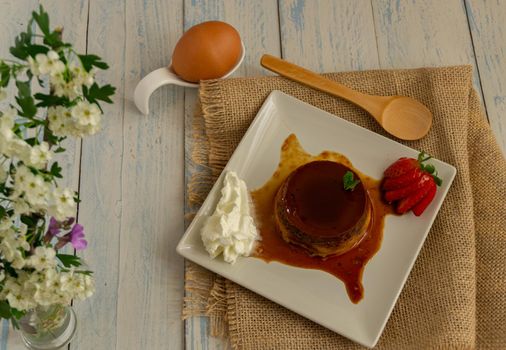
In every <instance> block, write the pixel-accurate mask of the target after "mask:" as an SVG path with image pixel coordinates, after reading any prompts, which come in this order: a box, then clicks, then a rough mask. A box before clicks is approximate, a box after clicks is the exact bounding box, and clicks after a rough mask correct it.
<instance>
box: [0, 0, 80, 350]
mask: <svg viewBox="0 0 506 350" xmlns="http://www.w3.org/2000/svg"><path fill="white" fill-rule="evenodd" d="M40 3H41V4H42V5H43V6H44V7H45V9H46V11H47V12H48V13H49V17H50V20H51V25H52V26H63V28H64V34H63V35H64V38H65V40H66V41H69V42H71V43H73V44H74V47H75V48H76V50H78V51H80V52H84V51H85V50H86V27H87V18H88V11H87V7H88V1H87V0H79V1H72V2H70V1H69V2H63V3H56V2H54V1H47V0H44V1H40ZM37 7H38V4H37V1H25V0H23V1H14V0H10V1H7V2H6V3H3V4H2V11H1V12H0V23H2V26H4V25H5V26H6V28H5V30H4V28H2V31H1V32H2V35H5V37H6V40H5V41H4V40H3V38H1V39H2V40H0V41H1V42H14V36H15V35H16V34H17V33H18V32H19V31H20V30H22V29H24V28H25V26H26V23H27V22H28V19H29V18H30V14H31V11H33V10H36V9H37ZM21 15H22V16H21ZM3 16H5V18H3ZM9 46H10V45H9ZM7 49H8V45H5V46H2V47H1V48H0V50H1V52H0V57H6V54H7V52H6V51H7ZM80 144H81V142H80V140H75V139H72V140H67V141H65V143H64V147H65V148H66V149H67V151H66V152H65V153H63V154H58V155H56V156H55V158H54V159H55V160H56V161H58V162H59V164H60V165H61V166H62V168H63V171H62V174H63V175H64V178H63V179H62V180H61V181H59V184H60V185H61V186H69V187H71V188H72V189H74V190H77V189H78V183H79V162H80ZM5 325H6V324H5ZM5 325H4V328H3V329H2V341H1V342H0V349H3V347H2V346H4V345H3V342H4V340H3V338H4V334H3V333H5V335H7V332H9V337H8V338H9V340H8V346H7V347H6V348H8V349H21V348H22V349H24V348H25V347H24V345H22V341H21V338H20V336H19V333H18V332H17V331H13V330H12V329H10V331H8V330H7V329H8V328H7V327H5ZM6 338H7V337H6Z"/></svg>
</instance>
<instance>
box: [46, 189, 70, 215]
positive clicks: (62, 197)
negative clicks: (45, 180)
mask: <svg viewBox="0 0 506 350" xmlns="http://www.w3.org/2000/svg"><path fill="white" fill-rule="evenodd" d="M75 209H76V202H75V200H74V192H72V191H71V190H70V189H68V188H65V189H61V188H58V187H57V188H55V190H54V191H53V193H52V194H51V199H50V205H49V208H48V212H49V215H51V216H54V217H55V218H56V220H58V221H63V220H65V219H66V218H69V217H72V216H74V213H75Z"/></svg>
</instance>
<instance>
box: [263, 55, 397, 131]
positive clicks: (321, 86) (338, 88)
mask: <svg viewBox="0 0 506 350" xmlns="http://www.w3.org/2000/svg"><path fill="white" fill-rule="evenodd" d="M260 64H261V65H262V66H263V67H264V68H266V69H269V70H271V71H273V72H275V73H278V74H279V75H282V76H284V77H286V78H289V79H292V80H294V81H296V82H299V83H301V84H304V85H307V86H309V87H312V88H314V89H316V90H320V91H323V92H326V93H328V94H330V95H333V96H337V97H341V98H343V99H345V100H347V101H349V102H351V103H353V104H355V105H357V106H359V107H361V108H363V109H365V110H366V111H367V112H369V113H370V114H371V115H372V116H373V117H374V118H375V119H376V120H378V121H380V118H381V115H382V112H383V109H384V108H385V106H386V104H387V103H388V102H389V101H390V100H391V97H383V96H370V95H366V94H363V93H361V92H358V91H355V90H353V89H350V88H349V87H346V86H344V85H342V84H339V83H336V82H334V81H332V80H329V79H327V78H324V77H322V76H321V75H319V74H316V73H314V72H311V71H310V70H307V69H305V68H302V67H299V66H297V65H295V64H293V63H290V62H287V61H285V60H282V59H280V58H277V57H274V56H271V55H263V56H262V58H261V60H260Z"/></svg>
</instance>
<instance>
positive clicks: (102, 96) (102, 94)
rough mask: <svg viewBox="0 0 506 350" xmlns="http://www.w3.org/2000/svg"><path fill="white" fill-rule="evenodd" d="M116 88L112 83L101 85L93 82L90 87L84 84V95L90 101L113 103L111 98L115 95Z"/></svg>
mask: <svg viewBox="0 0 506 350" xmlns="http://www.w3.org/2000/svg"><path fill="white" fill-rule="evenodd" d="M115 91H116V88H115V87H113V86H111V85H104V86H102V87H99V86H98V85H97V83H93V85H92V86H91V87H90V88H89V89H88V88H87V87H86V86H83V95H84V97H85V98H86V99H87V100H88V102H90V103H97V104H98V102H97V101H99V100H100V101H104V102H107V103H112V100H111V99H110V98H109V97H110V96H112V95H114V92H115Z"/></svg>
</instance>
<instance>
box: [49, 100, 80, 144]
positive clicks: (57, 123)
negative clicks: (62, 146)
mask: <svg viewBox="0 0 506 350" xmlns="http://www.w3.org/2000/svg"><path fill="white" fill-rule="evenodd" d="M47 119H48V120H49V129H51V131H52V132H53V134H55V135H56V136H60V137H61V136H73V135H75V127H74V121H73V120H72V114H71V113H70V110H69V109H67V108H65V107H63V106H57V107H50V108H49V109H48V115H47Z"/></svg>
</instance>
